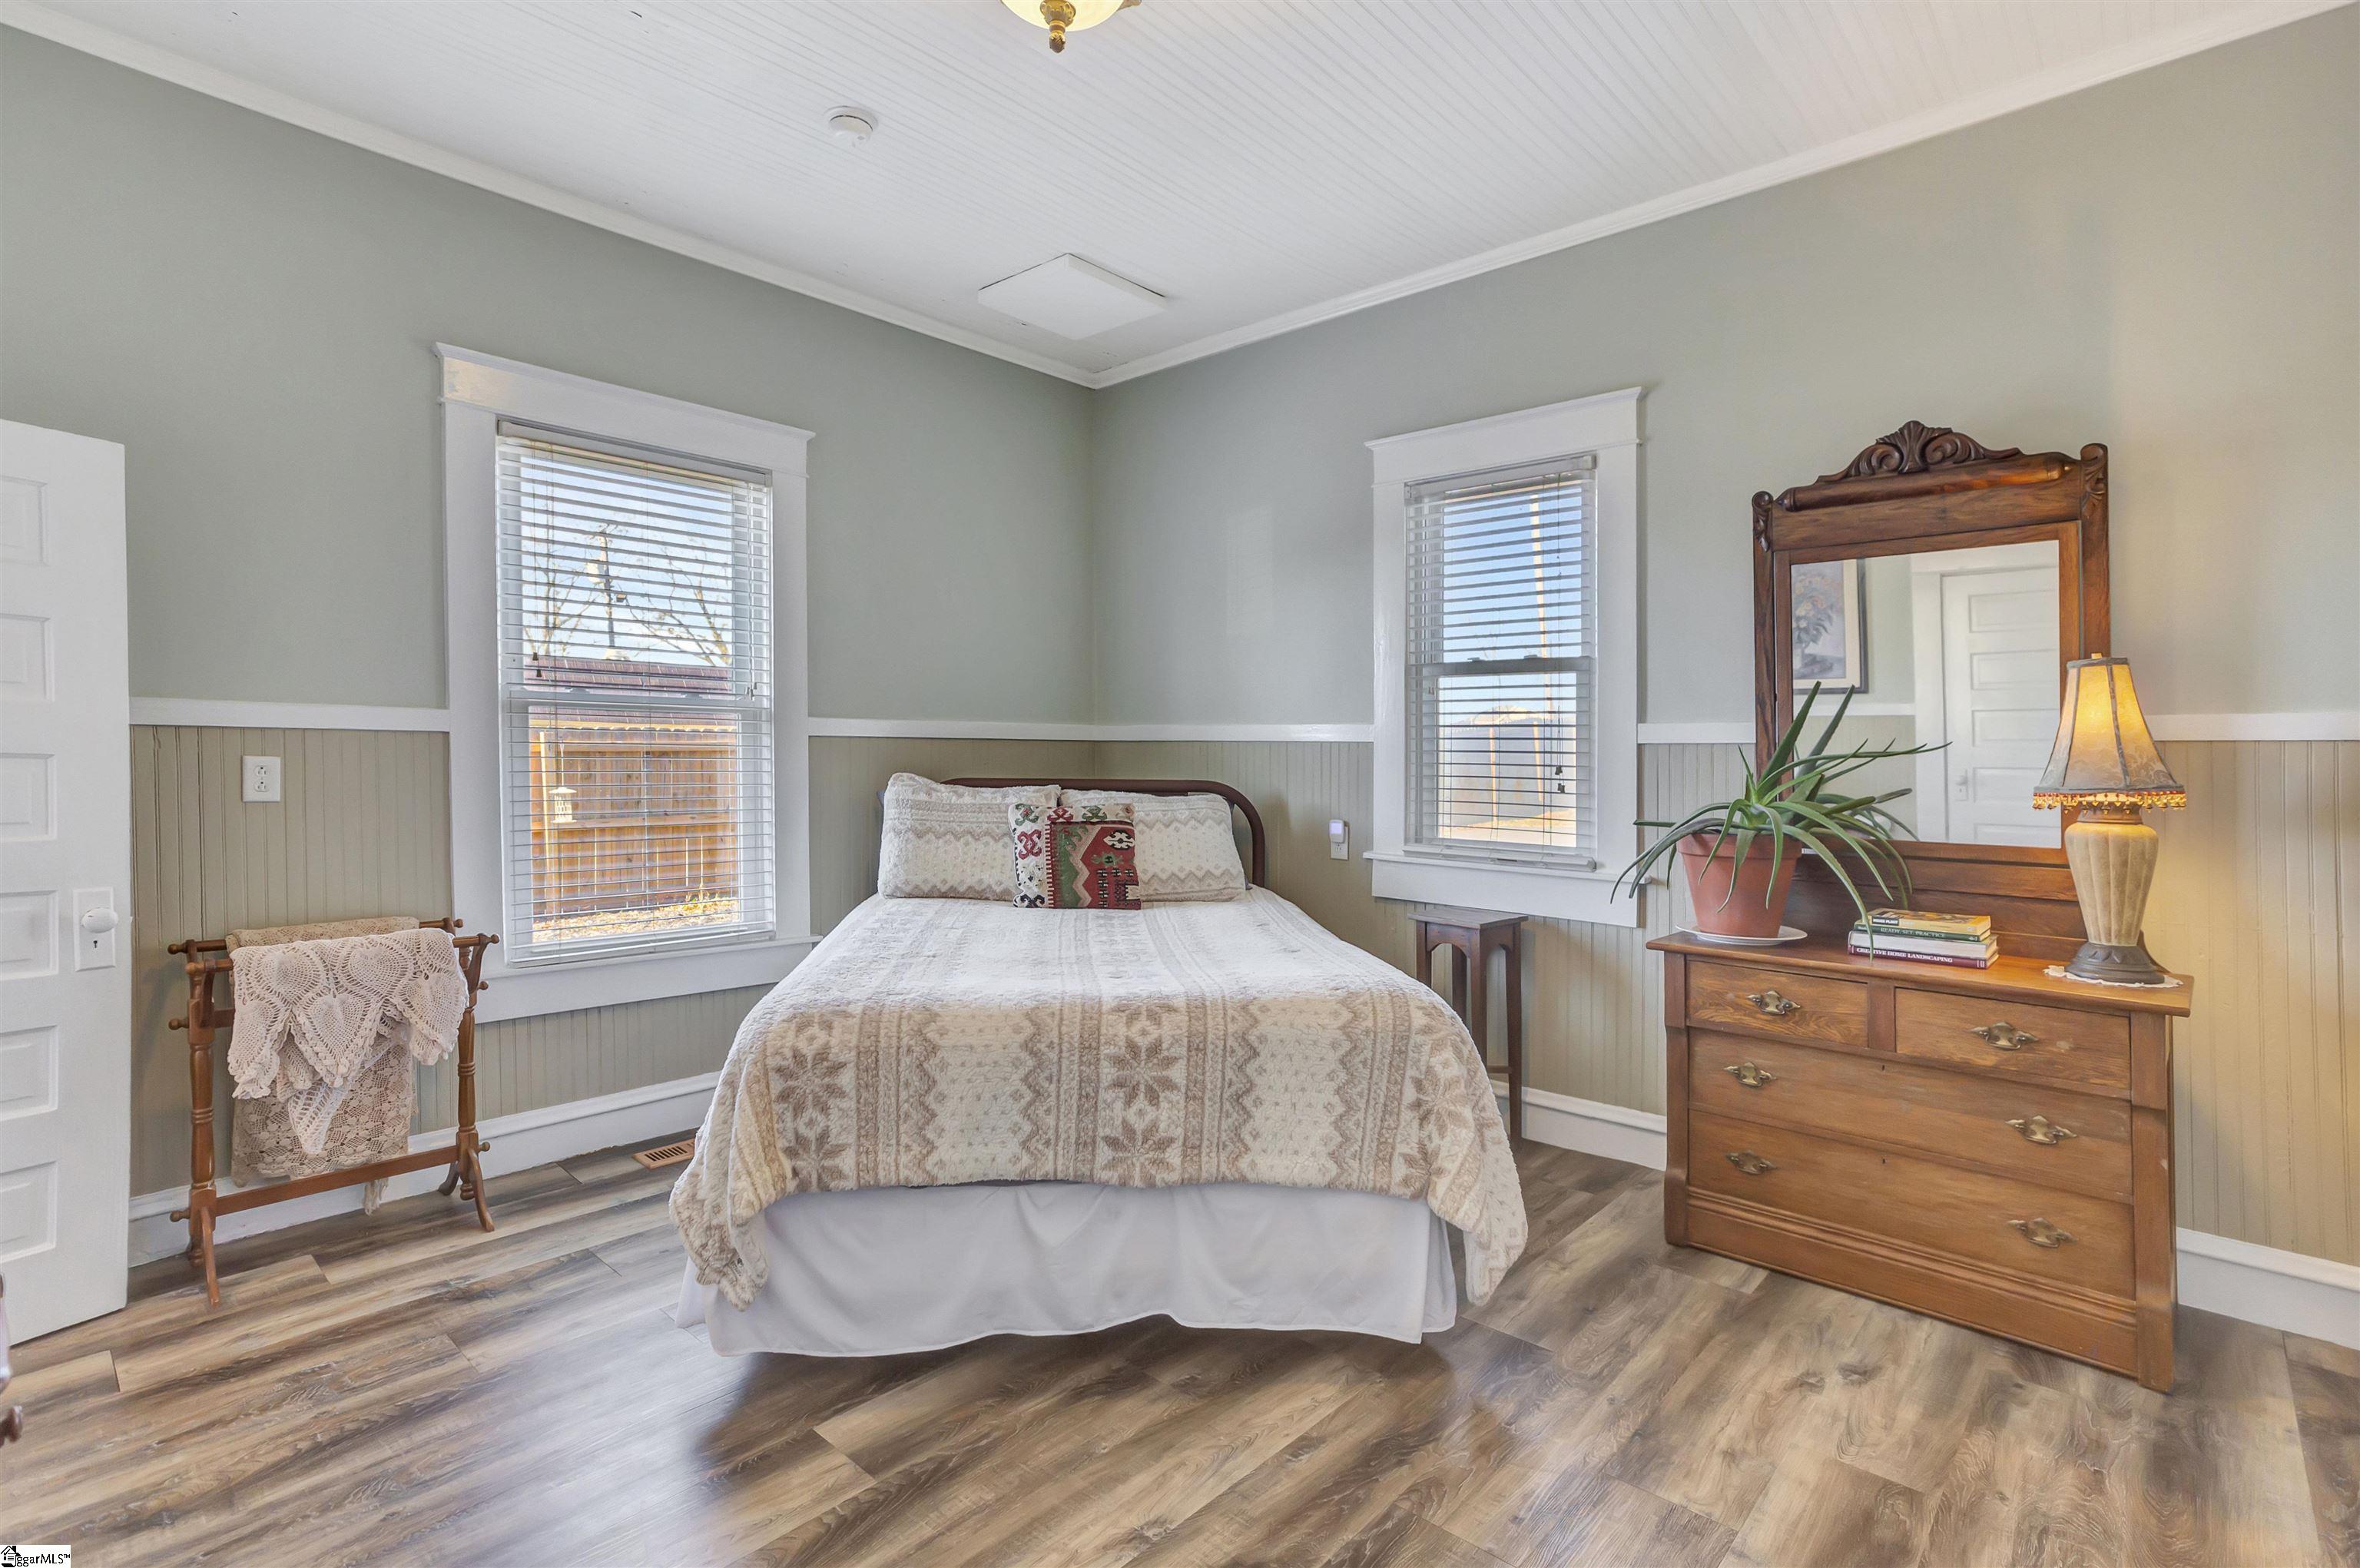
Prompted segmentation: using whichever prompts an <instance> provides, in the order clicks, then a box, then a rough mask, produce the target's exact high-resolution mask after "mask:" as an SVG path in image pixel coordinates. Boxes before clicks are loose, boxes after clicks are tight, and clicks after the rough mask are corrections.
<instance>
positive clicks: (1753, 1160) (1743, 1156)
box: [1729, 1149, 2055, 1245]
mask: <svg viewBox="0 0 2360 1568" xmlns="http://www.w3.org/2000/svg"><path fill="white" fill-rule="evenodd" d="M1729 1163H1730V1164H1732V1165H1733V1166H1735V1167H1736V1168H1738V1169H1740V1170H1742V1171H1743V1172H1744V1173H1745V1174H1746V1175H1748V1176H1766V1175H1768V1174H1769V1173H1770V1172H1771V1171H1774V1170H1775V1169H1777V1167H1776V1166H1775V1165H1772V1164H1771V1163H1770V1162H1769V1161H1768V1160H1766V1159H1764V1158H1763V1157H1761V1156H1760V1155H1758V1154H1755V1153H1754V1151H1753V1150H1752V1149H1739V1150H1737V1151H1736V1152H1735V1153H1733V1154H1732V1155H1731V1156H1730V1157H1729ZM2041 1223H2043V1224H2046V1223H2048V1222H2047V1221H2045V1220H2044V1221H2042V1222H2041ZM2042 1245H2055V1244H2054V1243H2043V1244H2042Z"/></svg>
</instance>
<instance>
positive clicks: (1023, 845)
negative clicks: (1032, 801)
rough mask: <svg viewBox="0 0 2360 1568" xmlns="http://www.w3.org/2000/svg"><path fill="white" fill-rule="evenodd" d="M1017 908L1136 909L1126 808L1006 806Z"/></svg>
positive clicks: (1136, 870)
mask: <svg viewBox="0 0 2360 1568" xmlns="http://www.w3.org/2000/svg"><path fill="white" fill-rule="evenodd" d="M1008 831H1009V835H1010V837H1011V839H1013V840H1014V844H1015V850H1016V903H1017V906H1018V907H1019V908H1022V909H1136V908H1138V907H1139V900H1138V898H1137V897H1136V896H1135V890H1136V889H1137V888H1138V885H1139V867H1138V864H1137V859H1136V851H1137V843H1138V839H1137V836H1136V834H1135V832H1134V830H1133V829H1132V828H1131V807H1129V806H1081V807H1078V808H1072V809H1069V808H1067V807H1065V806H1032V805H1017V806H1010V807H1009V808H1008Z"/></svg>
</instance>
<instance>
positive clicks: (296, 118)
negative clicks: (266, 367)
mask: <svg viewBox="0 0 2360 1568" xmlns="http://www.w3.org/2000/svg"><path fill="white" fill-rule="evenodd" d="M0 24H5V25H6V26H8V27H15V28H17V29H19V30H20V31H23V32H27V33H31V34H33V35H34V36H35V37H37V38H47V39H48V40H49V42H51V43H54V44H62V45H64V46H65V47H66V48H68V49H79V50H80V51H82V53H84V54H90V55H95V56H97V57H98V58H99V59H101V60H107V61H110V62H111V63H113V64H115V65H120V66H125V67H126V68H128V69H130V70H133V71H142V72H144V73H146V74H147V75H149V76H154V77H158V78H160V79H162V80H163V81H166V82H171V83H173V84H174V85H175V86H179V87H186V88H188V89H190V90H191V92H196V93H204V94H205V95H206V96H208V97H213V98H219V99H221V100H222V101H223V102H224V103H229V104H236V105H237V106H238V107H239V108H241V109H251V110H253V111H254V112H255V113H256V114H257V115H268V116H269V117H270V118H272V119H274V120H283V121H285V122H286V123H287V124H289V125H290V126H300V127H302V128H303V129H304V130H307V131H316V132H318V133H319V134H320V135H322V136H324V137H333V138H334V139H335V140H337V141H341V142H346V143H349V144H350V145H352V146H354V147H357V148H362V149H363V150H365V151H367V152H374V153H377V154H379V155H381V156H383V157H386V158H390V159H395V160H396V161H398V162H401V163H407V164H410V165H411V166H412V167H414V168H418V169H423V170H426V171H427V172H428V173H430V174H440V175H443V176H444V177H445V178H448V179H452V180H456V181H459V182H461V183H462V184H465V185H473V186H475V188H476V189H478V190H482V191H489V192H492V193H493V194H494V195H496V196H506V197H508V199H509V200H511V201H517V202H522V203H525V204H526V205H527V206H530V207H539V208H541V210H542V211H543V212H548V213H555V214H557V215H558V216H560V217H565V218H572V219H574V221H575V222H576V223H584V224H588V225H591V226H592V227H593V228H601V229H605V230H606V231H607V232H608V233H610V234H617V235H621V236H623V237H624V238H626V239H635V240H638V241H639V242H640V243H641V244H643V245H651V246H654V247H656V248H658V249H659V250H669V251H671V252H672V253H673V254H674V255H677V256H684V257H687V258H689V259H690V260H692V261H702V262H704V263H705V264H706V265H707V266H709V267H718V268H722V269H725V270H727V271H730V272H737V273H741V274H743V275H744V276H746V277H748V278H752V279H755V280H758V281H760V282H764V283H769V284H770V285H772V286H773V287H776V288H781V289H784V290H786V291H789V292H790V293H796V294H802V295H803V296H805V297H806V298H808V299H814V300H817V301H819V302H821V303H823V304H829V305H836V306H839V307H841V308H842V309H844V310H847V311H854V312H858V313H859V314H861V315H864V316H869V317H871V318H873V319H875V320H877V321H881V322H884V323H888V324H890V325H892V326H898V327H902V328H906V329H907V330H909V331H911V332H914V333H920V334H923V335H925V336H927V337H932V338H938V339H940V340H941V341H942V342H945V343H947V344H951V345H955V346H956V347H959V348H966V349H971V350H973V351H974V352H975V353H978V354H984V355H989V356H991V357H992V358H994V359H1004V360H1006V361H1007V362H1008V363H1010V364H1011V365H1021V366H1022V367H1024V368H1025V369H1027V370H1037V371H1039V372H1040V373H1041V374H1043V375H1044V376H1054V377H1055V378H1058V379H1059V380H1061V381H1071V382H1073V383H1075V384H1076V386H1084V387H1087V386H1092V385H1094V384H1095V382H1096V378H1094V377H1093V376H1091V375H1090V373H1089V372H1088V371H1086V370H1082V369H1079V368H1077V367H1074V366H1071V365H1067V364H1065V362H1064V361H1062V360H1057V359H1051V358H1049V357H1048V356H1045V355H1040V354H1034V353H1032V351H1031V350H1029V349H1023V348H1018V347H1016V346H1014V345H1011V344H1006V343H1001V342H1000V341H999V340H998V339H997V338H990V337H986V336H984V335H983V334H981V333H977V332H969V331H968V330H967V329H966V328H965V327H957V326H953V325H951V324H950V323H947V322H942V321H936V320H935V319H934V317H932V316H929V315H924V314H922V313H919V312H917V311H912V310H908V309H906V308H904V307H902V306H901V305H896V304H890V303H888V302H885V301H883V300H880V299H875V298H872V297H871V296H869V295H868V294H864V293H861V292H860V291H858V290H857V289H847V288H845V287H843V286H842V285H841V284H837V283H831V282H829V281H828V280H825V279H824V278H814V277H813V276H812V275H811V274H810V273H808V272H801V271H797V270H796V269H793V268H792V267H781V266H780V265H779V264H778V263H777V262H775V261H765V260H763V259H762V258H760V257H759V256H749V255H748V254H747V253H746V252H744V251H742V250H734V249H732V248H730V247H728V246H726V245H716V244H714V243H713V242H712V241H711V240H708V239H700V238H698V237H697V236H694V235H692V234H688V233H685V232H683V230H680V229H675V228H672V227H669V226H668V225H663V224H659V223H651V222H650V221H649V220H647V219H646V218H642V217H638V216H635V215H634V214H629V213H626V212H623V211H621V210H619V209H617V208H615V207H610V206H607V205H606V203H603V202H594V201H591V200H589V199H588V198H587V197H583V196H576V195H573V194H571V193H569V192H563V191H560V190H558V189H556V188H555V187H554V186H550V185H544V184H542V183H541V181H537V180H529V179H527V178H525V177H524V176H523V175H521V174H511V173H509V172H508V170H505V169H497V168H495V167H493V166H492V165H491V164H488V163H484V162H480V161H478V160H477V159H472V158H468V157H466V156H465V155H464V154H461V153H455V152H451V151H449V150H447V149H445V148H439V147H436V146H434V145H433V144H432V143H430V142H423V141H420V140H419V139H418V138H416V137H409V136H404V135H402V134H401V133H400V132H399V131H389V130H387V129H385V128H384V127H382V126H373V125H370V124H368V123H367V122H366V121H364V120H357V119H355V118H353V117H352V116H351V115H343V114H339V113H337V112H336V111H335V110H333V109H323V108H321V107H320V106H319V105H317V104H310V103H306V102H304V101H303V100H302V99H300V98H297V97H294V96H292V95H290V94H289V93H281V92H279V90H278V89H277V88H275V87H265V86H263V85H262V84H261V83H260V82H249V81H247V80H246V78H244V77H242V76H234V75H232V74H231V73H230V72H228V71H222V70H219V69H217V68H215V67H213V66H210V65H206V64H204V63H203V62H202V61H200V60H191V59H189V58H188V57H187V56H185V55H180V54H175V53H173V52H172V51H171V50H169V49H158V48H157V47H156V46H155V45H153V44H149V43H143V42H141V41H140V40H138V39H137V38H126V37H124V36H123V35H122V34H120V33H116V32H112V31H109V30H108V29H107V28H104V27H94V26H93V25H92V24H90V23H88V22H85V21H82V19H81V18H80V17H76V16H63V15H60V13H58V12H55V11H51V10H49V9H47V8H46V7H44V6H41V5H36V4H34V3H33V0H8V5H7V8H6V9H5V11H0Z"/></svg>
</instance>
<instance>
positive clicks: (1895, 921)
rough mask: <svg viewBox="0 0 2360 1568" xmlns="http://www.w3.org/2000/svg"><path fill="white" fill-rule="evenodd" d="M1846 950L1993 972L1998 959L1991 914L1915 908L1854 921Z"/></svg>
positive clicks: (1876, 912) (1880, 911)
mask: <svg viewBox="0 0 2360 1568" xmlns="http://www.w3.org/2000/svg"><path fill="white" fill-rule="evenodd" d="M1844 946H1845V947H1847V948H1850V949H1852V951H1853V952H1855V953H1866V954H1868V955H1870V956H1872V957H1874V958H1880V959H1907V960H1908V961H1909V962H1911V963H1917V964H1951V965H1954V966H1956V967H1957V968H1960V969H1989V968H1990V967H1991V962H1992V960H1993V959H1995V958H1997V957H1999V943H1998V942H1997V941H1996V940H1995V939H1994V938H1993V936H1992V928H1991V916H1988V915H1929V914H1926V913H1924V912H1922V911H1919V910H1915V909H1872V910H1870V911H1869V912H1868V918H1867V919H1865V920H1861V921H1856V922H1854V923H1853V925H1852V933H1851V935H1850V936H1849V937H1847V938H1845V940H1844Z"/></svg>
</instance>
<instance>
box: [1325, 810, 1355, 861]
mask: <svg viewBox="0 0 2360 1568" xmlns="http://www.w3.org/2000/svg"><path fill="white" fill-rule="evenodd" d="M1327 858H1328V859H1329V860H1331V861H1349V860H1350V859H1351V858H1352V828H1351V825H1350V824H1349V823H1348V822H1346V821H1345V820H1344V819H1343V818H1342V817H1329V818H1328V819H1327Z"/></svg>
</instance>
